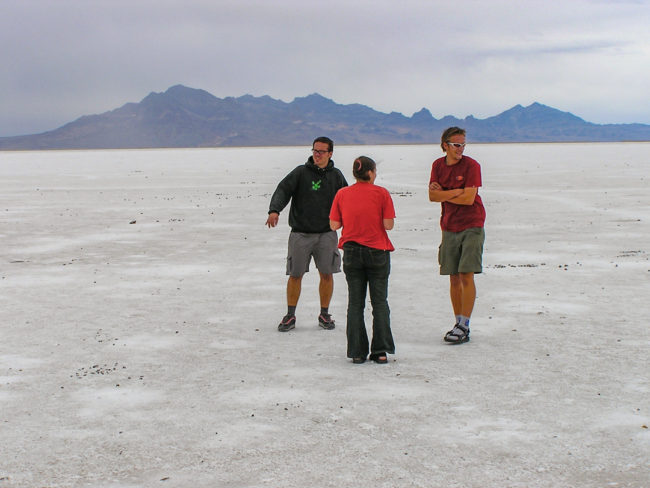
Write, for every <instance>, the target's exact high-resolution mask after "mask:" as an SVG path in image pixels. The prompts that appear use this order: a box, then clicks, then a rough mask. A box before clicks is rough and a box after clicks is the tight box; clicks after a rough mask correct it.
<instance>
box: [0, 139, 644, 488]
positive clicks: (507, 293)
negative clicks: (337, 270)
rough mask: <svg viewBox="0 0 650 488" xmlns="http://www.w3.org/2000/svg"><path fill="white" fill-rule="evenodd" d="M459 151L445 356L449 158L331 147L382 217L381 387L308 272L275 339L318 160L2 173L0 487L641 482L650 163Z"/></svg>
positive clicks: (633, 147) (207, 155)
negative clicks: (461, 224)
mask: <svg viewBox="0 0 650 488" xmlns="http://www.w3.org/2000/svg"><path fill="white" fill-rule="evenodd" d="M466 152H467V154H468V155H470V156H473V157H475V158H476V159H477V160H478V161H479V162H480V163H481V165H482V169H483V185H484V186H483V188H481V189H480V193H481V195H482V196H483V199H484V202H485V205H486V209H487V215H488V218H487V222H486V236H487V240H486V246H485V257H484V262H485V269H484V273H483V274H482V275H481V276H478V277H477V280H476V281H477V288H478V298H477V304H476V307H475V310H474V314H473V319H472V341H471V342H469V343H467V344H463V345H462V346H448V345H446V344H444V343H443V341H442V335H443V334H444V332H445V331H446V330H448V328H449V326H450V325H451V312H450V305H449V299H448V284H447V281H446V280H445V278H443V277H440V276H439V275H438V273H437V266H436V262H435V260H436V250H437V246H438V243H439V240H440V229H439V226H438V219H439V216H440V210H439V206H438V205H437V204H433V203H430V202H428V198H427V193H426V187H427V182H428V177H429V171H430V165H431V162H432V161H433V159H435V158H436V157H438V156H440V151H439V148H438V147H437V146H436V145H430V146H364V147H354V146H343V147H336V148H335V152H334V160H335V161H336V164H337V166H339V167H340V168H341V169H342V170H343V172H344V174H345V175H346V177H347V178H348V180H349V181H350V182H352V177H351V165H352V161H353V159H354V157H356V156H358V155H360V154H366V155H368V156H370V157H373V158H374V159H375V160H376V161H378V162H379V163H380V166H379V169H380V171H379V176H378V180H377V183H378V184H380V185H382V186H385V187H387V188H388V189H389V190H390V191H391V193H392V194H393V198H394V201H395V207H396V212H397V219H396V226H395V229H394V230H393V231H391V239H392V241H393V243H394V244H395V247H396V251H395V253H394V254H393V256H392V272H391V278H390V286H389V303H390V306H391V317H392V326H393V332H394V336H395V342H396V347H397V354H396V355H394V356H390V361H389V364H387V365H381V366H380V365H376V364H374V363H366V364H363V365H352V364H351V362H350V361H349V360H348V359H347V358H346V357H345V308H346V285H345V279H344V276H343V274H339V275H337V276H336V277H335V291H334V299H333V301H332V305H331V307H330V309H331V311H332V313H333V315H334V318H335V319H336V321H337V327H336V329H335V330H333V331H323V330H321V329H319V328H318V326H317V323H316V316H317V314H318V299H317V295H318V290H317V288H318V284H317V273H316V270H315V269H313V266H312V270H311V272H310V273H309V274H308V275H307V276H306V277H305V279H304V280H303V292H302V296H301V299H300V303H299V307H298V311H297V319H298V321H297V328H296V329H295V330H294V331H292V332H289V333H287V334H279V333H278V332H277V331H276V326H277V322H278V320H279V319H280V318H281V317H282V315H283V314H284V311H285V297H284V293H285V286H286V277H285V275H284V257H285V252H286V240H287V235H288V227H287V223H286V212H283V214H282V215H281V221H280V226H279V227H278V228H276V229H267V228H266V227H265V226H264V221H265V220H266V211H267V208H268V201H269V199H270V195H271V193H272V192H273V190H274V188H275V185H276V184H277V182H278V181H279V180H280V179H281V178H282V177H283V176H284V175H285V174H286V173H287V172H288V171H290V170H291V169H292V168H293V167H295V166H296V165H298V164H301V163H302V162H303V161H304V160H305V159H306V157H307V156H308V155H309V147H308V146H306V147H299V148H250V149H232V148H231V149H192V150H141V151H52V152H3V153H2V154H1V159H0V236H2V244H3V245H2V252H1V253H0V300H1V306H0V338H1V340H0V435H1V436H2V442H0V487H2V488H5V487H7V488H8V487H11V488H13V487H25V486H48V487H50V486H51V487H55V486H56V487H82V486H92V487H93V488H109V487H120V488H124V487H143V486H147V487H148V486H174V487H191V488H196V487H214V486H233V487H234V486H238V487H265V486H266V487H278V486H281V487H286V488H292V487H301V488H302V487H304V486H318V487H330V486H331V487H334V486H336V487H338V486H345V485H357V486H358V485H360V486H385V487H389V486H390V487H395V486H400V487H401V486H409V487H427V488H428V487H431V486H449V487H454V486H459V487H460V486H462V487H481V488H485V487H527V488H531V487H532V488H534V487H551V486H552V487H556V486H573V487H601V486H620V487H635V488H638V487H642V486H646V485H647V479H648V478H647V474H648V465H649V464H650V457H649V455H648V452H650V450H649V447H650V434H649V432H648V425H649V424H650V410H649V405H650V401H648V400H649V398H650V397H649V394H650V380H649V378H648V371H650V367H649V363H648V357H650V356H649V354H648V351H649V349H650V336H649V334H650V332H649V329H648V328H647V327H644V326H635V324H634V321H635V320H638V318H639V317H645V316H647V315H648V311H649V305H648V302H647V297H648V296H650V261H649V257H648V256H649V252H650V250H649V249H648V243H649V242H650V191H648V190H650V185H649V182H648V171H647V168H648V167H649V164H650V161H649V160H648V157H649V156H648V155H649V154H650V145H649V144H647V143H627V144H618V143H617V144H506V145H500V144H485V145H482V144H476V145H468V147H467V150H466ZM4 217H6V218H4ZM131 222H135V223H133V224H131ZM366 316H367V319H368V323H369V322H370V320H371V316H370V312H369V311H368V312H367V314H366Z"/></svg>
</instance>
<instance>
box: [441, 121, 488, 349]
mask: <svg viewBox="0 0 650 488" xmlns="http://www.w3.org/2000/svg"><path fill="white" fill-rule="evenodd" d="M440 147H442V150H443V151H444V152H445V153H446V156H445V157H442V158H440V159H437V160H436V161H434V162H433V165H432V167H431V178H430V180H429V200H430V201H432V202H440V204H441V206H442V214H441V216H440V228H441V229H442V242H441V244H440V248H439V250H438V262H439V264H440V274H441V275H449V284H450V287H449V294H450V295H451V305H452V308H453V310H454V315H455V319H456V323H455V324H454V327H453V328H452V329H451V330H450V331H449V332H447V333H446V334H445V337H444V339H445V341H447V342H451V343H453V344H462V343H463V342H467V341H469V321H470V317H471V315H472V310H473V308H474V301H475V300H476V286H475V284H474V274H475V273H481V272H482V271H483V267H482V258H483V242H484V241H485V232H484V230H483V225H484V224H485V208H484V207H483V202H482V201H481V197H480V196H479V195H478V187H479V186H481V166H480V165H479V164H478V162H476V161H475V160H474V159H472V158H470V157H467V156H464V155H463V151H464V149H465V130H464V129H461V128H459V127H450V128H449V129H447V130H445V131H444V132H443V133H442V137H441V138H440Z"/></svg>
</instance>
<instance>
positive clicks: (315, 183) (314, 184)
mask: <svg viewBox="0 0 650 488" xmlns="http://www.w3.org/2000/svg"><path fill="white" fill-rule="evenodd" d="M321 181H322V180H318V181H312V182H311V189H312V190H314V191H318V190H320V184H321Z"/></svg>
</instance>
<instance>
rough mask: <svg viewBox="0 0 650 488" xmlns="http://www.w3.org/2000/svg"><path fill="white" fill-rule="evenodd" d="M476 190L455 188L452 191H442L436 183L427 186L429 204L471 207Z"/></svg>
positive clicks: (474, 188)
mask: <svg viewBox="0 0 650 488" xmlns="http://www.w3.org/2000/svg"><path fill="white" fill-rule="evenodd" d="M477 192H478V188H476V187H467V188H455V189H452V190H443V189H442V187H441V186H440V184H439V183H438V182H437V181H434V182H432V183H431V184H430V185H429V201H430V202H449V203H455V204H456V205H472V204H473V203H474V199H475V198H476V193H477Z"/></svg>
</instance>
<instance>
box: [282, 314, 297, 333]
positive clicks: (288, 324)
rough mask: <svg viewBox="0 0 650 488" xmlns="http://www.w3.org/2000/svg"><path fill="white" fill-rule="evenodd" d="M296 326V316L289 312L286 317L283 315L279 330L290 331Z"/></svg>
mask: <svg viewBox="0 0 650 488" xmlns="http://www.w3.org/2000/svg"><path fill="white" fill-rule="evenodd" d="M295 328H296V316H295V315H291V314H287V315H285V316H284V317H282V322H280V324H279V325H278V330H279V331H280V332H288V331H290V330H291V329H295Z"/></svg>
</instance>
